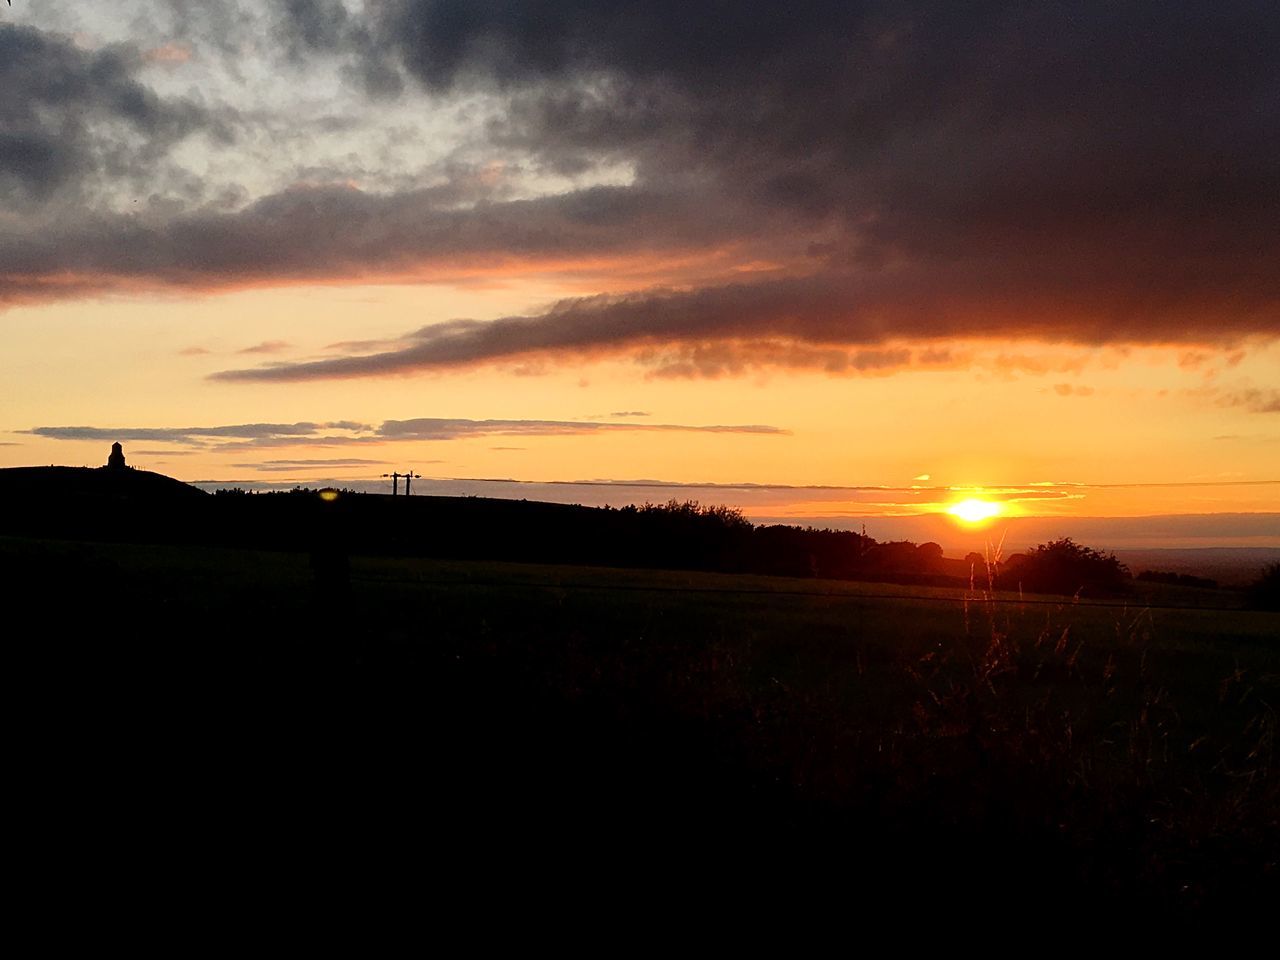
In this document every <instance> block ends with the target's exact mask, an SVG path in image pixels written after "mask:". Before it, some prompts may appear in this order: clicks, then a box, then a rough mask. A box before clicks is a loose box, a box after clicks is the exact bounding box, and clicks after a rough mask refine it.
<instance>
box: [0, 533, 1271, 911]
mask: <svg viewBox="0 0 1280 960" xmlns="http://www.w3.org/2000/svg"><path fill="white" fill-rule="evenodd" d="M350 571H351V576H350V581H349V583H347V584H345V585H344V583H343V581H342V576H341V571H340V570H339V571H338V572H337V573H334V572H333V570H331V569H330V568H329V567H326V565H325V564H324V562H321V564H320V567H319V571H318V572H319V580H318V579H317V568H316V567H315V566H314V564H313V562H312V561H311V559H310V558H309V557H308V556H307V555H305V554H288V553H272V552H267V551H235V550H226V549H213V548H196V547H180V546H168V547H158V546H157V547H152V546H145V545H125V544H89V543H76V542H63V541H41V540H31V539H21V538H9V539H3V538H0V584H3V589H4V594H3V603H4V609H5V611H6V615H7V619H8V622H7V628H6V631H5V633H6V636H7V644H6V645H7V647H8V649H9V652H10V655H11V658H12V659H11V663H12V664H13V665H14V667H15V669H13V670H12V671H10V676H11V677H12V682H13V684H14V687H15V690H14V695H15V703H17V704H18V705H19V709H18V710H17V711H16V718H17V735H16V737H15V742H16V743H17V744H18V750H19V753H20V754H21V760H20V761H19V762H20V770H21V771H22V775H21V776H20V777H19V783H20V787H19V790H20V793H21V794H22V796H23V797H24V798H29V799H30V800H31V802H32V806H33V809H34V810H36V811H38V815H36V818H35V819H34V820H33V823H38V824H39V826H38V827H36V828H35V834H36V836H37V837H38V840H39V842H40V843H41V844H42V845H43V855H42V856H41V858H40V862H41V863H42V865H43V867H42V869H45V870H47V871H48V872H49V873H48V876H47V877H46V882H51V883H58V882H62V881H63V880H64V879H65V876H66V872H67V870H68V869H69V866H68V865H69V864H75V872H76V875H77V876H78V877H79V878H80V879H81V880H82V881H83V882H94V878H97V879H98V882H101V883H103V884H106V885H117V884H120V883H122V882H127V881H125V880H124V879H122V878H123V877H126V876H130V875H133V874H134V872H135V871H138V870H141V872H142V873H143V874H144V875H147V876H149V877H151V878H153V879H154V878H157V877H159V878H166V877H170V878H174V882H175V883H178V882H180V881H179V878H188V877H190V875H191V872H192V869H193V868H194V869H195V870H196V872H197V873H198V874H199V875H200V876H201V877H203V878H204V879H205V880H207V881H209V882H212V883H214V884H215V885H219V884H231V885H232V886H233V887H234V888H235V889H238V890H244V891H258V893H262V891H263V890H264V889H270V888H271V887H272V886H273V885H283V886H284V887H287V888H290V889H293V888H296V886H297V885H299V884H306V885H310V884H313V883H318V884H319V885H320V886H322V887H325V886H327V887H329V888H330V889H331V890H336V889H346V888H347V886H348V885H350V884H353V883H355V884H357V885H365V886H369V885H372V886H378V885H381V884H384V883H385V884H390V885H393V886H396V888H397V889H398V890H399V891H400V892H401V894H405V895H409V893H408V892H409V891H414V890H419V889H421V890H422V891H426V890H427V889H428V888H429V889H430V890H432V891H433V892H432V893H431V894H430V895H429V897H428V900H429V902H430V904H431V905H432V907H433V909H437V910H442V911H443V912H444V913H445V914H449V913H451V912H453V911H457V912H458V915H459V916H462V915H464V914H466V915H470V913H471V912H474V911H479V912H480V913H482V914H483V913H491V914H492V913H496V914H501V915H502V916H504V917H508V918H510V917H514V916H518V915H524V914H530V915H534V916H539V917H541V918H542V921H543V922H545V921H546V920H547V918H548V917H556V916H562V915H564V916H577V917H581V916H585V915H591V916H592V917H604V918H615V919H616V921H617V922H618V923H632V924H637V923H644V924H652V923H655V922H660V921H661V920H663V919H664V918H665V919H666V920H671V919H673V918H675V917H677V916H683V915H688V916H690V917H694V918H700V919H701V921H703V922H706V921H707V920H708V918H712V919H714V917H715V916H719V914H718V913H717V912H716V911H719V910H723V909H732V910H733V911H736V912H737V913H738V914H742V913H744V912H745V913H746V914H748V915H752V914H754V915H755V916H756V917H757V919H758V920H760V922H762V923H763V922H765V921H766V920H768V919H770V918H772V919H774V920H778V919H780V918H782V917H784V916H785V917H790V916H793V915H812V916H814V917H825V918H826V919H827V920H832V919H839V918H849V919H853V918H861V922H868V923H870V922H875V923H882V924H884V923H889V922H890V921H891V920H892V919H893V918H897V917H902V918H914V921H913V922H921V918H927V919H928V922H935V921H939V920H940V919H941V918H943V917H967V918H969V919H971V920H972V919H973V918H977V917H981V918H985V919H984V921H983V922H988V923H996V924H1001V925H1006V926H1007V925H1009V924H1014V923H1024V922H1028V921H1030V920H1037V919H1038V920H1042V921H1044V922H1053V923H1055V924H1062V923H1064V922H1067V921H1065V919H1064V918H1068V917H1071V918H1075V919H1073V920H1070V921H1069V923H1070V924H1075V925H1078V924H1079V923H1081V922H1090V923H1092V922H1095V921H1097V922H1101V921H1102V920H1103V919H1104V918H1111V917H1114V918H1118V919H1119V920H1120V921H1121V922H1129V923H1133V922H1135V921H1136V920H1137V919H1139V918H1141V919H1142V920H1143V921H1144V922H1145V921H1146V920H1149V919H1151V918H1166V919H1169V918H1172V919H1174V920H1177V921H1178V922H1182V921H1187V922H1207V921H1208V918H1217V917H1221V916H1224V915H1230V916H1232V917H1233V918H1235V922H1237V923H1239V922H1246V923H1253V922H1256V921H1258V920H1259V918H1261V917H1262V916H1264V915H1267V913H1268V911H1270V910H1271V908H1273V907H1274V906H1275V904H1276V903H1277V899H1276V897H1277V889H1278V881H1280V874H1278V872H1277V837H1278V836H1280V832H1278V831H1277V811H1278V809H1280V806H1278V805H1277V795H1278V794H1277V772H1276V770H1275V768H1274V756H1273V744H1274V734H1275V728H1276V719H1275V712H1274V705H1275V703H1276V700H1277V693H1278V692H1280V658H1278V657H1277V647H1276V639H1277V635H1278V634H1280V629H1278V627H1280V621H1278V620H1277V619H1276V615H1273V614H1245V613H1240V612H1235V613H1231V614H1222V613H1218V612H1213V611H1175V612H1172V613H1169V614H1165V613H1162V612H1160V611H1147V612H1146V613H1145V614H1144V613H1143V612H1142V611H1141V610H1137V609H1135V610H1119V609H1113V608H1086V607H1083V606H1077V607H1071V606H1069V605H1068V606H1064V605H1053V604H1050V605H1045V606H1034V605H1031V606H1024V607H1021V608H1018V607H1014V606H1013V605H1009V606H1001V605H996V604H983V603H972V604H960V603H956V602H954V601H942V600H937V601H934V600H922V599H893V598H892V597H891V596H886V594H885V591H886V590H888V591H890V592H892V590H893V589H895V588H891V587H889V586H887V585H850V584H828V583H824V582H822V581H812V580H809V581H788V580H771V579H770V578H742V577H724V576H717V575H710V574H703V575H696V574H662V573H660V572H650V573H643V572H624V571H591V570H574V569H569V568H557V567H520V566H513V565H498V564H489V565H485V564H476V563H444V562H437V561H411V560H372V559H367V560H362V559H360V558H356V559H354V560H352V561H351V566H350ZM325 577H330V579H329V580H328V581H327V582H326V581H325ZM896 589H898V590H899V591H900V592H902V593H904V594H905V593H908V592H909V590H908V589H907V588H896ZM824 591H828V592H829V593H828V594H826V595H824ZM877 591H878V592H877ZM122 864H127V865H128V866H129V869H128V870H127V871H124V872H123V873H122V872H121V869H120V867H121V865H122ZM402 878H403V879H402ZM181 882H186V881H185V880H184V881H181ZM403 884H408V886H404V885H403ZM246 895H248V894H246ZM255 895H257V894H255ZM422 895H423V896H427V895H426V894H425V892H424V893H423V894H422ZM797 910H798V911H800V913H799V914H793V913H792V911H797Z"/></svg>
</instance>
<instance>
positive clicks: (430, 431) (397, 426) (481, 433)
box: [18, 417, 790, 463]
mask: <svg viewBox="0 0 1280 960" xmlns="http://www.w3.org/2000/svg"><path fill="white" fill-rule="evenodd" d="M335 431H338V432H335ZM18 432H20V433H28V434H32V435H34V436H38V437H44V438H46V439H51V440H95V441H103V442H114V441H117V440H119V441H121V442H124V441H131V440H142V441H153V442H154V441H160V442H165V443H175V444H182V445H186V446H192V447H198V448H201V449H205V450H210V451H234V450H248V449H265V448H272V447H291V446H319V447H339V446H351V445H368V444H381V443H388V442H392V441H443V440H463V439H468V438H474V437H493V436H542V437H552V436H583V435H591V434H601V433H625V432H658V433H723V434H756V435H773V436H783V435H788V434H789V432H790V431H788V430H785V429H783V428H781V427H774V426H768V425H766V424H709V425H693V424H679V423H625V422H623V423H617V422H607V423H602V422H598V421H581V420H467V419H450V418H438V417H421V418H418V419H414V420H387V421H384V422H383V423H382V424H381V425H379V426H377V427H374V426H373V425H372V424H366V423H359V422H357V421H354V420H335V421H330V422H325V423H313V422H300V423H242V424H230V425H226V426H206V427H92V426H70V427H61V426H57V427H47V426H46V427H33V428H32V429H30V430H25V431H18ZM158 452H160V451H153V453H158ZM279 462H281V463H283V462H286V461H279ZM287 462H289V463H298V462H301V461H287ZM312 462H316V461H312ZM324 462H332V461H324Z"/></svg>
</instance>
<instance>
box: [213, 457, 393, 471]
mask: <svg viewBox="0 0 1280 960" xmlns="http://www.w3.org/2000/svg"><path fill="white" fill-rule="evenodd" d="M387 462H388V461H386V460H363V459H360V458H357V457H338V458H334V459H329V460H263V461H260V462H258V463H233V464H231V466H233V467H238V468H241V469H245V470H257V471H259V472H261V473H285V472H288V471H290V470H328V469H331V468H333V467H372V466H382V465H383V464H385V463H387Z"/></svg>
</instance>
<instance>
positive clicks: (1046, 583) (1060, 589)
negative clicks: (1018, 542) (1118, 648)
mask: <svg viewBox="0 0 1280 960" xmlns="http://www.w3.org/2000/svg"><path fill="white" fill-rule="evenodd" d="M1129 579H1130V576H1129V568H1128V567H1126V566H1125V565H1124V564H1123V563H1121V562H1120V561H1119V560H1118V559H1116V555H1115V554H1114V553H1109V554H1104V553H1102V552H1101V551H1098V550H1094V549H1093V548H1091V547H1085V546H1081V545H1080V544H1078V543H1076V542H1075V541H1073V540H1072V539H1071V538H1070V537H1063V538H1062V539H1060V540H1051V541H1049V542H1048V543H1042V544H1040V545H1039V546H1037V547H1035V548H1034V549H1032V550H1031V551H1029V552H1028V553H1026V554H1024V555H1021V556H1019V557H1018V558H1017V560H1016V562H1015V558H1013V557H1010V558H1009V562H1008V563H1007V564H1006V568H1005V570H1004V571H1003V573H1002V574H1001V577H1000V585H1001V586H1005V587H1018V586H1020V587H1021V588H1022V589H1024V590H1030V591H1032V592H1035V593H1067V594H1078V593H1084V592H1088V593H1091V594H1093V593H1118V592H1120V591H1122V590H1123V589H1124V588H1125V585H1126V584H1127V582H1128V581H1129Z"/></svg>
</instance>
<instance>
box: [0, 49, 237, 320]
mask: <svg viewBox="0 0 1280 960" xmlns="http://www.w3.org/2000/svg"><path fill="white" fill-rule="evenodd" d="M141 63H142V57H141V55H139V54H138V53H137V52H136V51H135V50H132V49H131V48H127V47H107V48H105V49H102V50H83V49H80V48H79V47H77V46H76V45H75V44H74V43H73V42H72V40H71V39H70V38H68V37H62V36H59V35H56V34H50V33H45V32H42V31H40V30H37V29H34V28H32V27H25V26H14V25H12V24H0V87H2V88H3V90H4V96H3V97H0V201H3V202H4V203H5V204H6V205H9V206H10V207H11V208H12V207H13V206H14V205H21V204H26V203H32V202H39V201H43V200H46V199H48V198H49V197H50V196H52V195H53V194H54V193H56V192H57V191H58V190H60V189H63V188H74V187H75V186H76V185H77V184H78V183H79V181H81V180H82V179H84V178H86V177H90V176H93V175H96V174H103V173H105V174H117V175H118V174H120V173H122V172H124V171H127V170H129V169H130V168H134V169H135V170H136V168H137V167H138V166H140V165H147V164H149V163H151V162H153V161H154V160H155V159H156V158H157V156H158V155H159V154H161V153H163V152H164V151H165V150H167V149H168V147H169V146H171V145H172V144H174V143H176V142H177V141H179V140H181V139H183V138H184V137H186V136H188V135H189V134H191V133H193V132H195V131H197V130H206V131H210V132H216V133H217V134H218V135H220V136H226V135H227V130H226V128H225V127H224V126H223V125H222V123H221V122H220V121H219V120H218V119H217V118H216V117H214V116H212V115H211V114H210V113H208V112H207V111H206V110H205V109H204V108H203V107H201V106H200V105H198V104H196V103H194V102H192V101H189V100H181V99H178V100H174V99H170V100H166V99H163V98H161V97H159V96H158V95H156V94H155V93H154V92H153V91H152V90H151V89H150V88H149V87H147V86H145V85H143V84H142V83H140V82H139V81H138V80H137V79H136V78H135V76H134V73H135V72H136V70H137V68H138V67H139V66H140V65H141ZM55 264H56V257H55V258H54V259H53V260H52V261H49V262H47V263H46V264H45V265H44V269H46V270H51V269H55ZM0 269H2V268H0ZM0 296H2V295H0Z"/></svg>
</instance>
